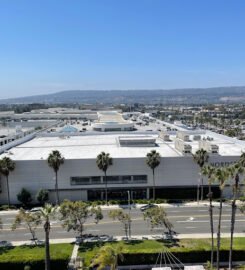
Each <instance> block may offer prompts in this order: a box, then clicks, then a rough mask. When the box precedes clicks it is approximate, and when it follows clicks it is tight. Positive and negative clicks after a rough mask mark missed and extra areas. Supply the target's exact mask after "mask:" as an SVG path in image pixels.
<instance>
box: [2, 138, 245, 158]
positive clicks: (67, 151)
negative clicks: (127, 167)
mask: <svg viewBox="0 0 245 270" xmlns="http://www.w3.org/2000/svg"><path fill="white" fill-rule="evenodd" d="M129 134H130V137H133V136H135V137H136V138H137V137H139V134H136V133H135V135H134V134H132V133H128V134H125V136H128V135H129ZM207 134H208V136H210V137H211V136H212V137H213V139H214V140H213V143H215V144H217V145H218V146H219V155H221V156H240V155H241V153H242V151H243V150H245V142H241V141H238V140H234V139H231V138H228V137H226V136H220V135H219V134H217V136H216V134H215V133H214V134H211V133H207ZM207 134H205V135H202V137H203V136H205V137H207ZM147 135H148V136H149V135H150V134H147ZM214 135H215V136H214ZM148 136H147V137H148ZM151 136H152V137H153V138H155V139H156V146H155V147H154V146H149V147H141V146H139V147H137V146H136V147H127V146H126V147H125V146H124V147H121V146H120V145H119V143H118V139H119V137H123V134H120V133H117V134H86V133H84V134H83V135H81V136H70V137H65V138H62V137H37V138H35V139H33V140H31V141H28V142H26V143H23V144H21V145H18V146H16V147H13V148H12V149H10V150H9V152H11V154H2V155H1V156H0V157H2V156H3V155H9V156H11V158H12V159H13V160H41V159H47V157H48V155H49V153H50V152H51V151H52V150H58V151H60V152H61V153H62V155H63V156H64V157H65V158H66V159H95V158H96V157H97V155H98V154H99V153H101V152H102V151H104V152H108V153H110V155H111V156H112V157H113V158H128V157H130V158H140V157H142V158H143V157H145V156H146V154H147V153H148V152H149V151H151V150H153V149H154V150H156V151H158V152H159V153H160V155H161V156H162V157H179V156H182V154H181V153H180V152H178V151H177V150H176V149H175V147H174V139H175V135H171V136H170V140H171V141H169V142H165V141H163V140H162V139H160V138H159V137H158V135H156V134H155V135H153V134H152V135H151ZM190 139H191V141H190V142H187V143H189V144H190V145H191V146H192V152H193V153H195V151H196V150H198V142H197V141H193V139H192V136H191V137H190Z"/></svg>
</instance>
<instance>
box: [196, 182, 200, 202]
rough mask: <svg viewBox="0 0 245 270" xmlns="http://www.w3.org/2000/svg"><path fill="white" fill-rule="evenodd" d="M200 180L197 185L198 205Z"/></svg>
mask: <svg viewBox="0 0 245 270" xmlns="http://www.w3.org/2000/svg"><path fill="white" fill-rule="evenodd" d="M199 181H200V179H199V180H198V183H197V203H199V197H200V194H199V193H200V183H199Z"/></svg>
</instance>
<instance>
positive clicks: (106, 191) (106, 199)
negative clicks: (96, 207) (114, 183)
mask: <svg viewBox="0 0 245 270" xmlns="http://www.w3.org/2000/svg"><path fill="white" fill-rule="evenodd" d="M107 193H108V188H107V175H106V171H105V202H106V205H108V194H107Z"/></svg>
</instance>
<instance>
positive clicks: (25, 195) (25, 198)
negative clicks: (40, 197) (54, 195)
mask: <svg viewBox="0 0 245 270" xmlns="http://www.w3.org/2000/svg"><path fill="white" fill-rule="evenodd" d="M17 199H18V201H20V202H21V203H22V204H23V205H28V204H29V203H31V201H32V197H31V193H30V192H29V191H28V190H27V189H25V188H22V189H21V191H20V192H19V193H18V194H17Z"/></svg>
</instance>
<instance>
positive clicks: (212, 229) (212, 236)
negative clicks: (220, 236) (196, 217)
mask: <svg viewBox="0 0 245 270" xmlns="http://www.w3.org/2000/svg"><path fill="white" fill-rule="evenodd" d="M208 189H209V193H208V196H209V216H210V230H211V259H210V262H211V269H212V268H213V263H214V221H213V204H212V200H213V193H212V190H211V184H209V187H208Z"/></svg>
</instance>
